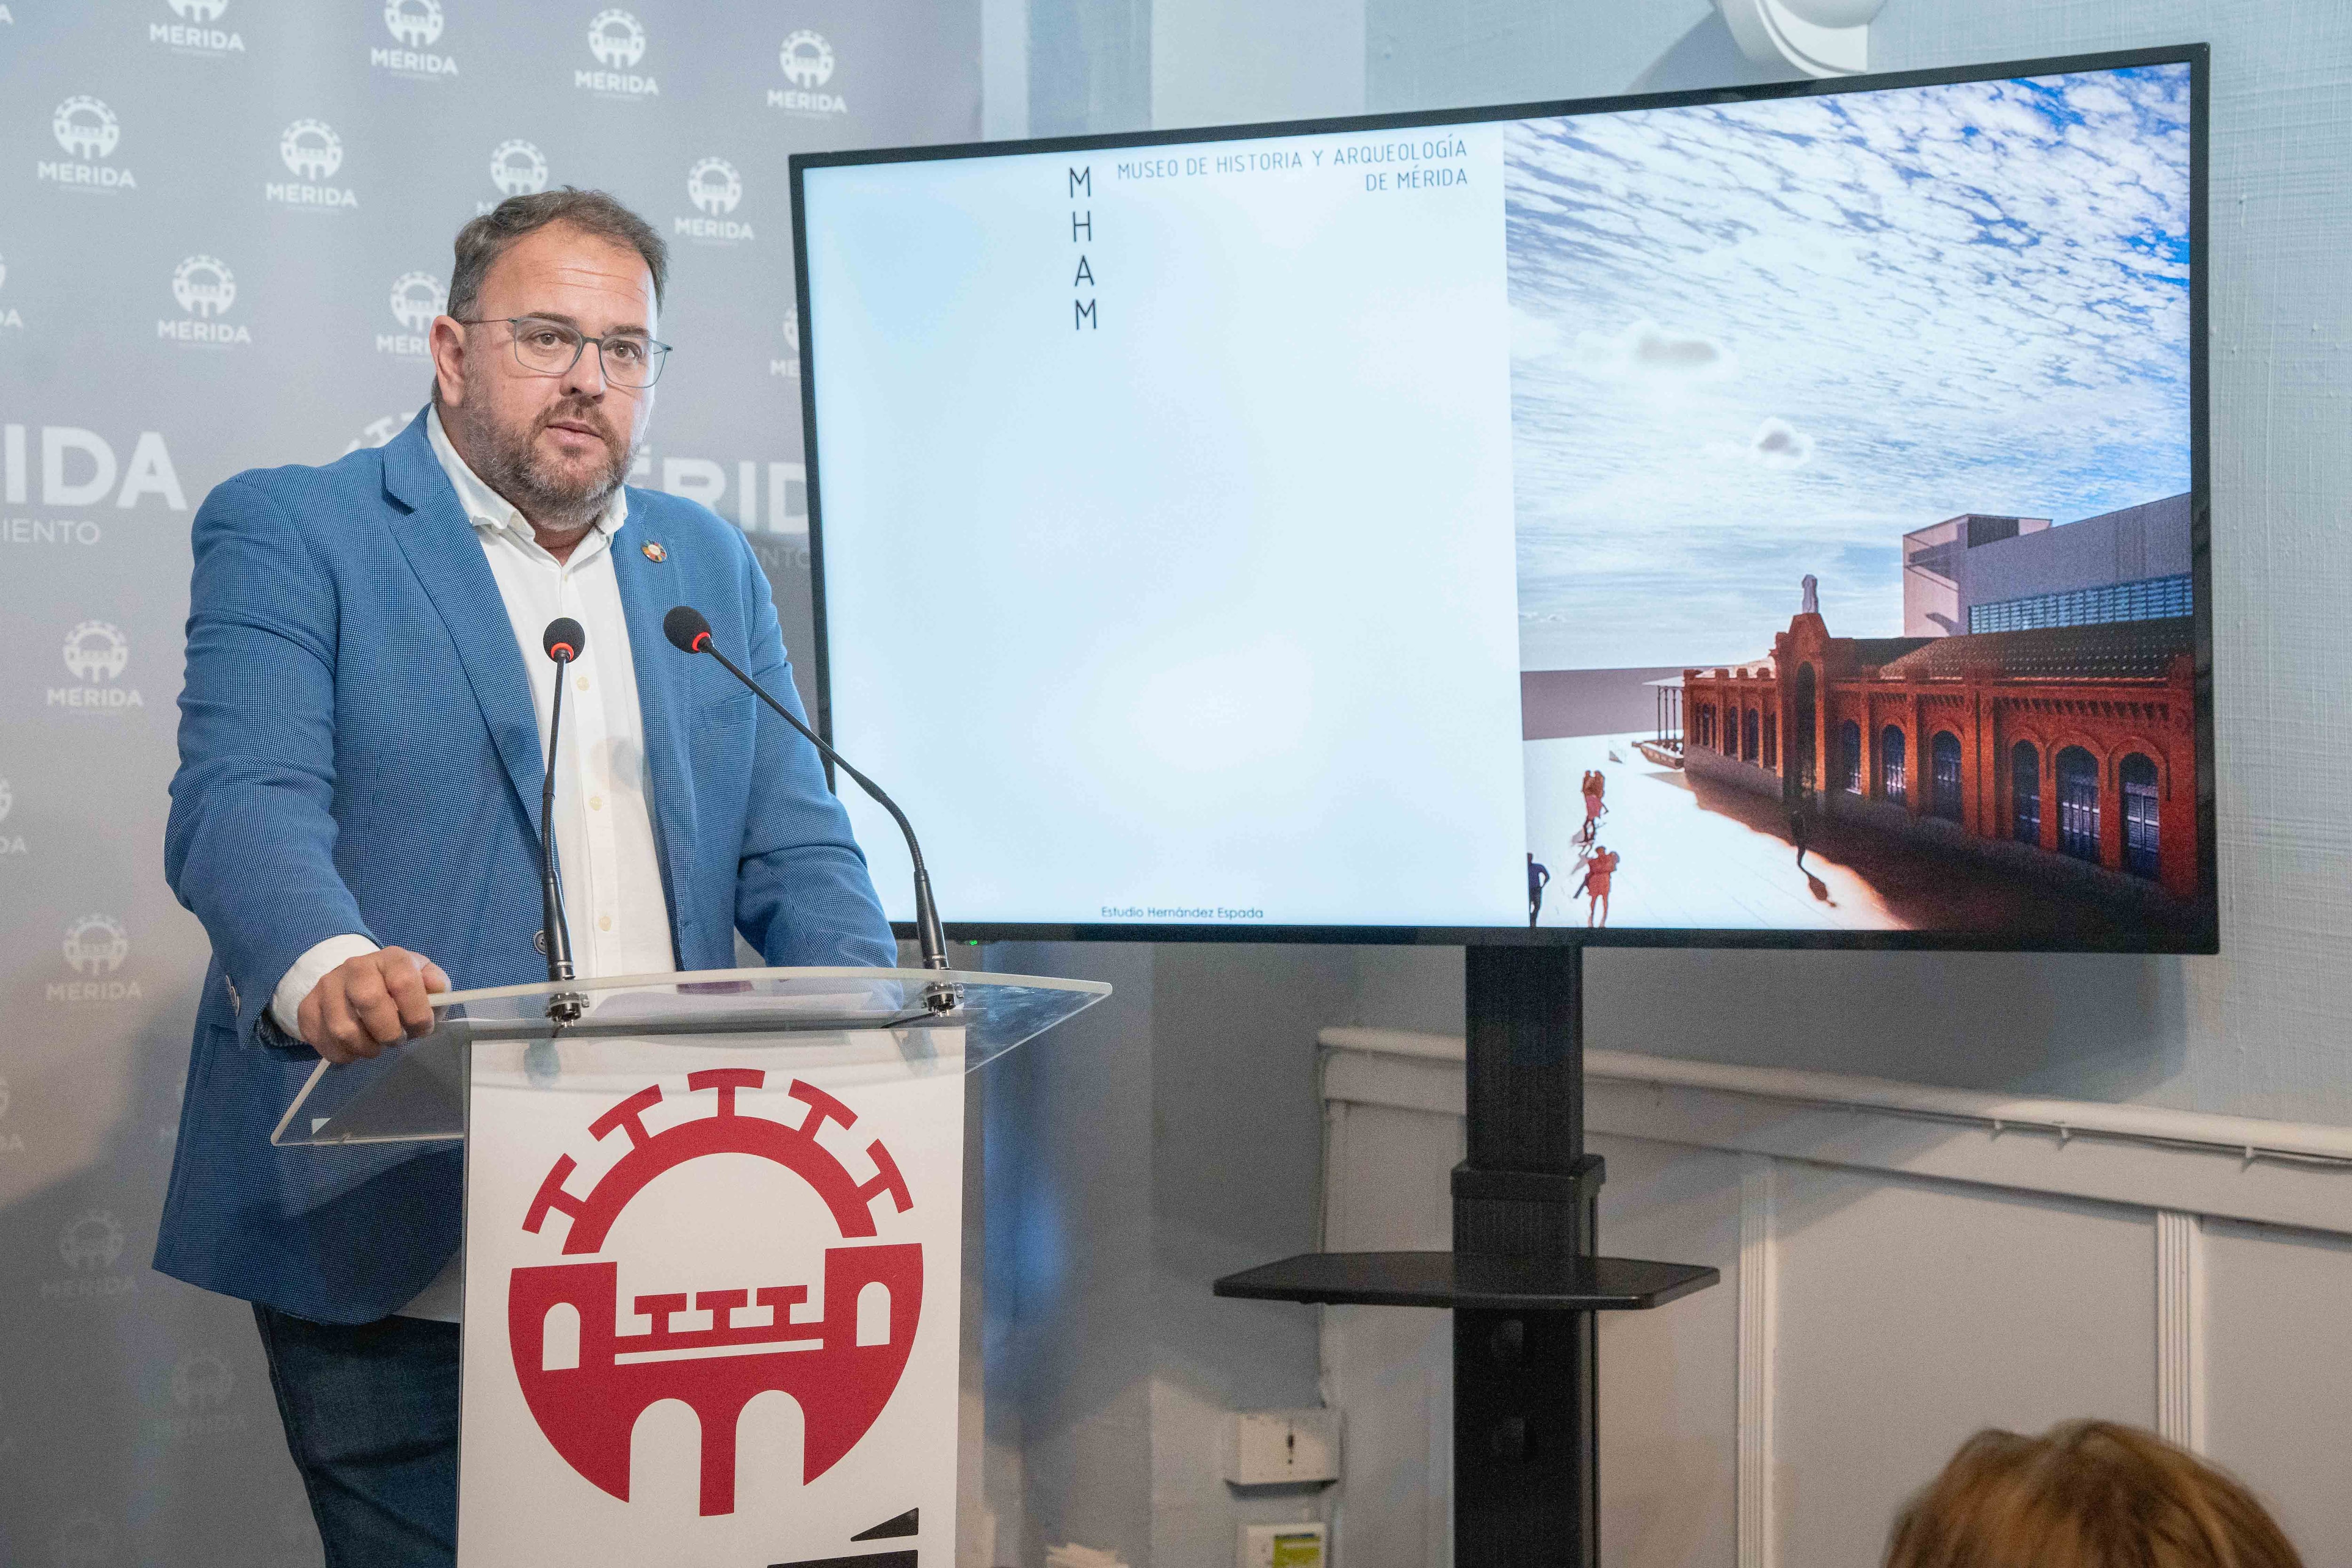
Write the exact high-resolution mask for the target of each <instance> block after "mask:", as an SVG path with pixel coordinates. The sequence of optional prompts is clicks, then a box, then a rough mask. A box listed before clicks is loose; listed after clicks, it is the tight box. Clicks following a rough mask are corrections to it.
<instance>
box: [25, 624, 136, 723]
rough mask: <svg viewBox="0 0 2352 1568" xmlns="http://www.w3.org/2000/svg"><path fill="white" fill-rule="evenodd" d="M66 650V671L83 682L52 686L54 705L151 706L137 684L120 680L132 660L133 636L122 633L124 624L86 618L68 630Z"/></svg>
mask: <svg viewBox="0 0 2352 1568" xmlns="http://www.w3.org/2000/svg"><path fill="white" fill-rule="evenodd" d="M62 651H63V653H64V655H65V663H66V673H67V674H68V675H70V676H72V677H73V678H74V679H75V680H76V681H77V682H78V683H79V684H76V685H71V686H52V687H50V688H49V689H48V705H49V706H50V707H52V708H70V709H76V710H82V711H85V712H96V713H120V712H122V711H123V710H127V709H131V708H144V707H146V706H147V700H146V699H145V698H143V697H142V696H140V695H139V689H138V688H137V687H135V686H125V685H121V684H120V682H121V679H122V675H123V671H124V670H125V669H127V668H129V667H130V664H131V639H130V638H129V637H124V636H123V635H122V628H121V627H120V626H114V625H112V624H110V623H109V622H106V621H84V622H82V623H81V624H80V625H79V626H76V627H74V629H73V630H71V631H69V632H68V633H67V634H66V642H65V647H64V648H63V650H62Z"/></svg>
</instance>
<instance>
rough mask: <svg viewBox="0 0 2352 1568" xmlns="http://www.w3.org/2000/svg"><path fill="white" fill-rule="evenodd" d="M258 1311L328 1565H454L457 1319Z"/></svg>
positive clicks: (273, 1381) (281, 1413)
mask: <svg viewBox="0 0 2352 1568" xmlns="http://www.w3.org/2000/svg"><path fill="white" fill-rule="evenodd" d="M253 1319H254V1321H255V1323H256V1324H257V1325H258V1326H259V1328H260V1330H261V1348H262V1350H263V1351H264V1352H266V1353H267V1354H268V1357H269V1385H270V1387H271V1389H272V1390H274V1391H275V1392H276V1394H277V1395H278V1418H279V1419H280V1420H282V1421H283V1422H284V1423H285V1425H286V1446H287V1447H289V1448H290V1449H292V1450H293V1453H294V1468H296V1469H297V1470H299V1471H300V1472H301V1475H302V1487H303V1489H304V1490H305V1491H307V1492H309V1494H310V1513H311V1515H312V1517H313V1518H315V1519H317V1521H319V1533H320V1535H321V1536H323V1537H324V1538H325V1539H326V1543H327V1568H453V1565H454V1564H455V1563H456V1562H457V1388H458V1361H457V1324H455V1323H435V1322H427V1321H425V1320H423V1319H421V1318H385V1319H383V1320H381V1321H377V1322H373V1323H358V1324H344V1323H314V1322H311V1321H310V1320H308V1319H306V1318H296V1317H291V1316H289V1315H288V1314H287V1313H284V1312H280V1311H278V1310H275V1309H274V1308H269V1307H264V1306H260V1305H258V1304H257V1305H256V1306H255V1307H254V1309H253Z"/></svg>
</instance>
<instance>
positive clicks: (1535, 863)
mask: <svg viewBox="0 0 2352 1568" xmlns="http://www.w3.org/2000/svg"><path fill="white" fill-rule="evenodd" d="M1550 886H1551V868H1549V866H1546V865H1545V864H1544V863H1543V862H1542V861H1540V860H1538V859H1537V858H1536V856H1535V851H1534V850H1532V849H1530V850H1528V930H1529V931H1533V930H1535V929H1536V917H1537V916H1538V915H1540V914H1542V913H1543V895H1544V889H1546V888H1549V887H1550Z"/></svg>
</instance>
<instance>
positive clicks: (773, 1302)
mask: <svg viewBox="0 0 2352 1568" xmlns="http://www.w3.org/2000/svg"><path fill="white" fill-rule="evenodd" d="M766 1077H767V1075H766V1074H765V1073H764V1072H762V1071H761V1070H759V1069H758V1068H713V1069H711V1070H709V1071H707V1072H698V1073H694V1074H692V1075H690V1076H689V1077H688V1079H687V1080H686V1081H687V1087H688V1089H691V1090H701V1089H715V1090H717V1091H718V1100H719V1106H718V1113H717V1114H716V1115H713V1116H707V1117H700V1118H698V1119H696V1120H693V1121H683V1122H679V1123H677V1125H675V1126H672V1127H669V1128H667V1129H665V1130H664V1131H660V1132H648V1131H646V1126H645V1123H644V1121H643V1118H644V1116H645V1115H646V1112H647V1111H649V1110H652V1109H653V1108H654V1107H655V1106H656V1105H658V1104H660V1103H661V1100H662V1091H661V1089H660V1086H658V1085H654V1086H651V1087H648V1088H646V1089H640V1090H638V1091H637V1092H636V1093H635V1094H633V1095H631V1096H629V1097H628V1098H627V1099H626V1100H622V1101H621V1102H620V1103H619V1104H618V1105H615V1106H614V1107H613V1108H612V1109H611V1110H607V1111H606V1112H605V1113H604V1115H602V1116H600V1117H598V1118H597V1119H596V1120H595V1121H593V1122H591V1123H590V1124H589V1128H588V1131H589V1133H590V1134H591V1135H592V1136H593V1137H595V1138H598V1139H602V1138H604V1137H605V1136H606V1135H607V1134H609V1133H611V1132H613V1131H616V1130H617V1131H622V1132H624V1133H625V1134H626V1135H627V1137H628V1140H629V1145H630V1146H629V1149H628V1151H627V1152H625V1153H624V1154H623V1155H622V1156H621V1157H620V1158H619V1159H618V1160H617V1161H615V1162H614V1164H613V1167H612V1168H611V1169H610V1170H608V1171H606V1172H605V1173H604V1175H603V1176H602V1177H600V1178H599V1179H598V1180H597V1182H596V1184H595V1185H594V1187H593V1189H591V1190H590V1192H589V1193H588V1194H586V1195H585V1196H574V1195H573V1194H571V1193H569V1192H566V1191H565V1190H564V1186H563V1184H564V1181H565V1179H566V1178H568V1177H569V1176H570V1175H571V1174H572V1171H573V1170H574V1169H575V1168H576V1163H575V1162H574V1161H573V1160H572V1157H571V1156H570V1155H569V1154H566V1155H563V1156H562V1157H561V1158H559V1159H558V1160H557V1161H556V1162H555V1164H554V1166H553V1167H552V1168H551V1170H549V1172H548V1173H547V1176H546V1179H545V1180H543V1181H542V1182H541V1183H540V1185H539V1194H538V1196H536V1197H535V1198H533V1199H532V1200H531V1205H530V1213H529V1214H528V1215H525V1216H524V1219H523V1226H522V1227H523V1229H525V1230H526V1231H530V1232H531V1233H532V1234H534V1235H536V1234H538V1233H539V1230H540V1226H541V1225H542V1224H544V1223H545V1222H546V1219H547V1216H548V1213H549V1211H550V1210H555V1211H559V1212H561V1213H562V1214H564V1215H569V1216H570V1217H571V1222H572V1223H571V1229H570V1230H569V1231H568V1232H567V1233H566V1234H565V1236H564V1240H563V1252H564V1255H565V1256H567V1257H572V1256H578V1255H591V1256H593V1254H595V1253H596V1252H598V1251H600V1250H602V1248H603V1247H604V1240H605V1237H606V1236H607V1234H608V1233H609V1232H610V1231H611V1230H612V1228H613V1224H614V1221H615V1220H616V1219H618V1218H619V1217H620V1215H621V1211H622V1210H623V1209H624V1208H625V1207H626V1206H627V1205H628V1203H629V1201H630V1200H631V1199H632V1198H634V1197H635V1196H636V1194H638V1192H639V1191H641V1190H642V1189H643V1188H644V1187H645V1186H646V1184H647V1183H649V1182H651V1181H652V1180H653V1179H654V1178H655V1177H656V1176H658V1175H660V1174H662V1173H664V1172H667V1171H670V1170H674V1169H676V1168H677V1166H679V1165H682V1164H684V1163H687V1162H688V1161H689V1160H698V1159H702V1158H704V1157H706V1156H708V1155H713V1154H750V1155H753V1156H756V1157H758V1158H761V1159H764V1160H769V1161H772V1162H773V1163H776V1164H779V1165H782V1166H783V1167H785V1168H786V1169H788V1170H790V1171H792V1172H793V1173H796V1174H797V1175H799V1176H800V1178H801V1179H802V1180H803V1181H804V1182H806V1183H807V1184H809V1186H810V1187H812V1188H813V1189H814V1191H815V1193H816V1194H817V1196H818V1197H819V1198H821V1199H823V1200H824V1205H825V1207H826V1209H827V1210H828V1211H830V1213H831V1214H832V1216H833V1221H834V1225H835V1228H836V1229H837V1230H838V1231H839V1233H840V1235H841V1237H842V1238H843V1239H844V1240H850V1239H852V1238H856V1237H872V1236H874V1235H875V1234H876V1231H875V1225H874V1215H873V1212H872V1209H871V1206H870V1205H872V1202H873V1200H874V1199H876V1198H877V1197H880V1196H883V1195H884V1194H887V1195H888V1196H889V1197H890V1199H891V1201H892V1202H893V1203H894V1204H895V1205H897V1207H898V1213H900V1214H904V1213H906V1212H907V1211H908V1209H910V1208H912V1207H913V1206H914V1200H913V1198H912V1197H910V1196H909V1195H908V1192H907V1184H906V1181H905V1179H904V1178H903V1177H901V1176H900V1175H899V1173H898V1163H897V1162H896V1161H894V1160H892V1159H891V1157H890V1152H889V1151H888V1150H887V1149H886V1148H884V1147H883V1145H882V1143H881V1142H880V1141H879V1140H877V1141H875V1142H871V1143H868V1144H867V1145H866V1156H867V1158H869V1159H871V1160H872V1161H873V1162H874V1168H875V1173H874V1175H873V1176H872V1177H871V1178H870V1179H868V1180H867V1181H866V1182H863V1183H860V1182H859V1181H858V1180H857V1179H856V1177H855V1176H854V1175H852V1174H851V1173H850V1172H849V1171H848V1170H847V1169H845V1167H844V1166H843V1165H842V1163H841V1162H840V1160H839V1159H837V1158H836V1157H835V1155H834V1154H833V1153H832V1152H831V1151H829V1150H827V1149H825V1148H824V1147H823V1146H822V1145H820V1144H819V1143H818V1142H817V1135H818V1134H819V1133H820V1132H821V1131H824V1124H825V1123H826V1122H827V1121H833V1122H836V1123H838V1124H839V1125H840V1126H841V1127H842V1128H843V1129H845V1130H846V1129H847V1128H849V1127H851V1126H853V1125H855V1124H856V1121H857V1114H856V1112H855V1111H853V1110H850V1109H849V1108H848V1107H847V1106H845V1105H844V1104H842V1102H841V1101H839V1100H835V1098H834V1097H833V1096H831V1095H829V1094H827V1093H825V1092H824V1090H823V1089H817V1088H815V1087H814V1086H813V1085H810V1084H807V1083H803V1082H801V1081H799V1080H798V1079H795V1080H793V1085H792V1087H791V1089H790V1090H789V1091H788V1092H789V1093H790V1094H791V1096H792V1098H793V1099H794V1100H799V1101H801V1102H802V1103H803V1104H804V1105H806V1106H807V1107H808V1111H807V1113H806V1114H805V1115H804V1116H803V1118H802V1120H801V1124H800V1125H799V1126H797V1127H788V1126H786V1125H785V1124H784V1123H782V1122H781V1121H769V1120H767V1119H766V1118H765V1117H760V1116H744V1115H739V1114H738V1113H737V1111H736V1106H735V1096H736V1092H737V1090H739V1089H758V1088H760V1087H761V1085H762V1084H763V1083H764V1082H765V1080H766ZM874 1286H878V1287H879V1288H880V1289H883V1290H884V1291H886V1292H887V1299H888V1313H887V1321H888V1331H887V1334H886V1335H883V1336H881V1337H880V1338H879V1341H878V1342H871V1341H873V1339H874V1336H873V1335H872V1334H871V1333H870V1332H869V1335H868V1339H869V1342H866V1343H860V1342H859V1334H858V1320H859V1316H860V1314H859V1311H858V1304H859V1301H860V1299H861V1297H863V1296H864V1294H865V1292H866V1290H867V1289H869V1287H874ZM619 1288H620V1265H619V1263H618V1262H616V1261H611V1260H607V1261H604V1262H583V1263H559V1264H549V1265H542V1266H538V1267H530V1268H517V1269H515V1270H514V1271H513V1273H512V1274H511V1275H510V1276H509V1280H508V1287H507V1333H508V1340H509V1347H510V1349H511V1351H512V1353H513V1356H514V1366H515V1375H516V1376H517V1377H518V1378H519V1379H520V1382H521V1384H522V1392H523V1398H524V1399H525V1400H526V1401H527V1402H528V1403H529V1404H530V1411H531V1415H533V1416H534V1417H535V1418H536V1419H537V1420H538V1422H539V1426H540V1430H541V1432H543V1433H545V1434H546V1436H547V1440H548V1441H549V1442H550V1443H551V1444H552V1445H554V1447H555V1450H556V1452H558V1453H559V1454H561V1455H562V1456H563V1458H564V1459H565V1461H566V1462H567V1463H569V1464H570V1465H571V1466H572V1468H573V1469H575V1470H577V1471H579V1472H580V1474H581V1475H582V1476H583V1477H584V1478H585V1479H587V1480H589V1481H591V1482H593V1484H594V1485H596V1486H597V1487H599V1488H601V1489H604V1491H607V1492H609V1493H611V1494H612V1495H613V1496H614V1497H616V1498H618V1499H620V1500H622V1501H624V1502H626V1501H627V1500H628V1497H629V1439H630V1434H631V1432H632V1430H633V1429H634V1428H635V1425H636V1421H637V1417H638V1416H639V1415H642V1414H643V1413H644V1412H645V1410H646V1407H647V1406H649V1405H654V1404H656V1403H657V1402H659V1401H661V1400H665V1399H676V1400H680V1401H682V1402H684V1403H685V1404H686V1405H688V1406H689V1407H690V1408H691V1409H692V1410H693V1411H694V1413H695V1415H696V1417H697V1418H698V1420H699V1421H700V1422H701V1426H702V1513H703V1514H704V1515H705V1516H706V1517H708V1516H709V1515H712V1514H724V1513H732V1512H733V1511H734V1510H735V1430H736V1424H737V1421H738V1418H739V1417H740V1415H742V1412H743V1407H744V1406H745V1405H748V1404H750V1403H751V1400H752V1399H753V1398H755V1397H757V1396H758V1395H760V1394H765V1393H768V1392H770V1391H772V1390H775V1391H781V1392H782V1393H784V1394H789V1395H791V1396H792V1398H793V1401H794V1402H795V1403H797V1404H798V1405H800V1408H801V1415H802V1419H803V1431H804V1434H805V1439H804V1450H803V1452H804V1458H803V1475H802V1479H803V1482H804V1483H805V1482H809V1481H814V1480H815V1479H817V1478H818V1477H819V1476H822V1475H824V1473H825V1472H826V1471H827V1470H829V1469H831V1468H833V1467H834V1466H835V1464H837V1463H838V1462H839V1461H840V1460H841V1458H843V1456H845V1455H846V1454H847V1453H848V1452H849V1450H850V1449H852V1448H854V1447H856V1446H857V1443H858V1440H859V1439H860V1438H862V1437H864V1436H866V1432H867V1431H868V1430H869V1429H870V1428H871V1427H872V1426H873V1425H874V1422H875V1420H876V1418H877V1417H878V1416H879V1415H881V1414H882V1407H883V1406H884V1405H886V1404H887V1403H888V1402H889V1399H890V1394H891V1392H892V1390H894V1389H895V1388H897V1387H898V1376H899V1373H902V1372H903V1371H904V1370H905V1369H906V1365H907V1355H908V1352H909V1351H910V1350H911V1349H912V1348H913V1346H914V1340H915V1325H916V1322H917V1321H918V1320H919V1318H920V1316H921V1313H922V1299H923V1251H922V1248H921V1247H920V1246H919V1245H915V1244H912V1243H906V1244H898V1245H887V1244H886V1245H866V1246H857V1247H827V1248H826V1249H825V1254H824V1317H823V1318H822V1319H821V1320H819V1321H813V1322H806V1323H794V1322H793V1321H791V1313H792V1309H793V1306H795V1305H797V1304H799V1303H802V1302H804V1301H806V1300H808V1287H807V1286H806V1285H770V1286H764V1287H762V1288H761V1289H758V1290H756V1291H745V1290H740V1289H735V1290H697V1291H694V1292H692V1302H693V1305H692V1310H694V1311H697V1312H704V1311H707V1312H709V1313H710V1314H711V1326H710V1327H709V1328H707V1329H687V1330H674V1329H673V1328H672V1327H671V1320H672V1315H673V1314H674V1313H680V1312H685V1311H687V1310H688V1292H686V1291H677V1292H675V1293H671V1294H656V1295H643V1296H638V1297H636V1298H635V1300H634V1302H633V1303H632V1307H633V1310H635V1312H636V1313H637V1314H638V1315H640V1316H646V1317H650V1318H651V1319H652V1320H653V1326H652V1328H651V1330H650V1331H647V1332H645V1333H638V1334H623V1333H621V1332H619V1331H618V1321H619V1320H618V1314H617V1310H616V1309H617V1306H618V1301H617V1300H616V1298H617V1295H618V1291H619ZM566 1306H568V1307H570V1308H571V1309H572V1310H573V1311H574V1312H576V1313H577V1314H578V1318H577V1321H578V1324H579V1355H578V1357H577V1361H576V1364H573V1365H571V1366H559V1367H556V1368H552V1369H550V1368H549V1367H548V1366H547V1357H546V1350H547V1338H548V1335H547V1325H548V1321H549V1317H550V1315H551V1313H552V1312H554V1311H555V1310H558V1309H560V1308H562V1307H566ZM747 1306H750V1307H766V1308H768V1309H770V1319H771V1321H769V1322H768V1323H766V1324H763V1325H760V1326H756V1327H751V1328H737V1327H734V1326H732V1323H733V1320H734V1315H735V1312H736V1310H738V1309H741V1308H745V1307H747ZM869 1322H870V1318H869ZM777 1352H789V1353H777Z"/></svg>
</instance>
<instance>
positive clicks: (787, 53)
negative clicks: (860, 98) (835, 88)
mask: <svg viewBox="0 0 2352 1568" xmlns="http://www.w3.org/2000/svg"><path fill="white" fill-rule="evenodd" d="M776 64H777V65H778V66H779V67H780V68H782V70H783V73H784V80H785V81H786V82H788V83H789V84H790V85H789V86H786V87H772V88H770V89H768V107H769V108H770V109H782V110H788V111H790V112H792V113H794V114H803V115H810V116H814V117H815V118H817V119H824V120H830V119H833V118H835V116H838V115H843V114H846V113H848V112H849V100H847V99H845V98H843V97H842V96H841V95H840V94H839V93H837V92H826V91H824V90H822V89H823V88H824V85H825V83H827V82H829V81H831V80H832V79H833V68H834V65H835V60H834V55H833V46H832V45H831V44H829V43H826V42H825V40H824V34H822V33H812V32H810V31H809V30H808V29H807V28H806V27H803V28H802V29H800V30H799V31H798V32H795V33H791V34H787V35H786V36H785V38H784V42H783V47H782V48H780V49H779V50H777V51H776Z"/></svg>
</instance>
